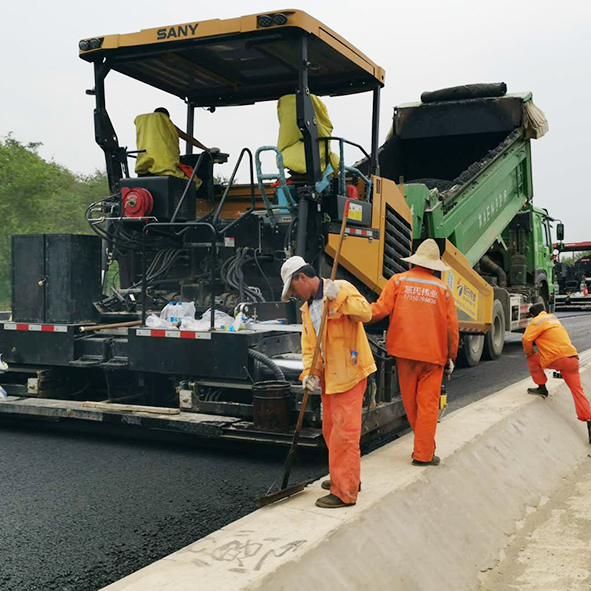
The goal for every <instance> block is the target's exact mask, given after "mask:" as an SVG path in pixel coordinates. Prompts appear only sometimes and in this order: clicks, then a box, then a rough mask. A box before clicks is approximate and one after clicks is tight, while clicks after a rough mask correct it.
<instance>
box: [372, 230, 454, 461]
mask: <svg viewBox="0 0 591 591" xmlns="http://www.w3.org/2000/svg"><path fill="white" fill-rule="evenodd" d="M439 256H440V254H439V247H438V246H437V243H436V242H435V241H434V240H432V239H428V240H425V241H424V242H423V243H422V244H421V245H420V246H419V248H418V249H417V252H416V253H415V254H414V255H412V256H411V257H407V258H405V259H402V260H403V261H408V262H409V263H412V264H413V265H414V266H413V268H412V269H411V270H410V271H406V272H405V273H399V274H396V275H393V276H392V277H391V278H390V279H389V280H388V283H386V287H385V288H384V290H383V291H382V293H381V295H380V298H379V299H378V301H377V302H375V303H373V304H372V305H371V308H372V322H374V321H377V320H381V319H382V318H384V317H386V316H387V315H389V316H390V326H389V328H388V334H387V337H386V348H387V350H388V354H389V355H392V356H393V357H396V368H397V369H398V380H399V383H400V390H401V393H402V402H403V404H404V409H405V410H406V416H407V418H408V422H409V423H410V426H411V427H412V430H413V431H414V435H415V441H414V451H413V456H412V457H413V460H412V463H413V464H414V465H415V466H424V465H433V466H437V465H438V464H439V461H440V460H439V458H438V457H437V456H436V455H435V430H436V428H437V419H438V416H439V396H440V393H441V381H442V379H443V372H444V368H445V369H446V372H447V373H451V372H452V371H453V363H454V361H455V359H456V356H457V353H458V343H459V332H458V317H457V313H456V307H455V304H454V299H453V296H452V294H451V293H450V290H449V288H448V287H447V285H446V284H445V283H443V281H441V280H440V279H438V278H437V277H436V276H435V274H434V271H447V270H449V269H448V267H447V265H446V264H445V263H444V262H443V261H441V260H440V258H439Z"/></svg>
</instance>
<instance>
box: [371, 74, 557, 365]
mask: <svg viewBox="0 0 591 591" xmlns="http://www.w3.org/2000/svg"><path fill="white" fill-rule="evenodd" d="M421 98H422V102H421V103H413V104H405V105H401V106H399V107H396V108H395V110H394V122H393V127H392V131H391V132H390V134H389V137H388V140H387V141H386V143H385V144H384V145H383V146H382V148H381V150H380V172H381V174H382V176H384V177H386V178H390V179H392V180H395V181H396V182H399V184H401V185H402V184H403V183H402V181H401V180H400V179H404V181H403V182H404V196H405V200H406V202H407V204H408V205H409V207H410V208H411V212H412V218H413V241H415V243H416V241H418V240H421V239H424V238H435V239H437V240H439V241H440V243H441V244H442V245H443V244H445V242H446V241H449V242H451V243H452V244H453V245H454V246H455V247H456V248H457V249H458V250H459V251H460V252H461V253H462V254H463V255H464V256H465V257H466V258H467V259H468V261H469V263H470V265H472V267H473V268H474V270H476V271H477V272H478V274H479V275H480V276H481V277H482V278H484V279H485V280H486V281H487V282H488V283H489V284H490V285H491V286H492V288H493V289H494V303H493V306H492V311H491V318H490V320H491V322H490V324H491V328H490V330H489V331H488V332H487V334H486V335H485V336H482V335H470V334H469V333H464V336H463V342H462V348H461V355H460V357H461V360H462V361H463V362H464V363H465V364H467V365H470V366H472V365H476V364H477V363H478V362H479V360H480V358H481V356H484V357H485V358H487V359H496V358H497V357H498V356H499V355H500V354H501V352H502V350H503V346H504V341H505V331H519V330H523V328H524V327H525V325H526V324H527V310H528V308H529V305H530V304H531V303H532V302H534V301H537V300H539V299H540V298H541V299H542V300H543V301H544V302H545V303H546V305H547V307H548V308H550V309H552V308H553V306H554V283H555V282H554V267H553V260H552V240H551V234H550V230H551V222H552V221H553V220H552V218H551V217H550V216H549V215H548V212H547V211H546V210H545V209H540V208H538V207H535V206H534V205H533V202H532V198H533V184H532V163H531V146H530V140H531V139H537V138H539V137H541V136H543V135H544V134H545V133H546V131H547V130H548V124H547V122H546V119H545V118H544V116H543V114H542V112H541V111H540V110H539V109H537V107H536V106H535V105H534V104H533V102H532V95H531V93H524V94H506V86H505V85H504V84H490V85H470V86H465V87H456V88H451V89H445V90H443V91H437V92H435V93H424V94H423V96H422V97H421ZM448 280H449V277H448ZM453 290H454V295H455V297H456V303H457V305H458V314H459V316H460V320H461V319H462V316H463V315H464V310H463V309H464V305H463V304H462V302H465V306H466V307H468V308H469V305H470V299H471V294H470V290H469V289H468V290H467V291H466V290H465V289H463V287H462V285H459V286H458V285H457V284H456V285H453ZM466 311H468V309H467V310H466Z"/></svg>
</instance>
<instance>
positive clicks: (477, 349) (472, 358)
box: [458, 334, 484, 367]
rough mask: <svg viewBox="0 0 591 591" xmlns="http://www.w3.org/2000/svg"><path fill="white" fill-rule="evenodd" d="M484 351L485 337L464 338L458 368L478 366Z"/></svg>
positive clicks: (469, 336) (471, 336) (470, 336)
mask: <svg viewBox="0 0 591 591" xmlns="http://www.w3.org/2000/svg"><path fill="white" fill-rule="evenodd" d="M483 349H484V337H483V336H482V335H467V334H465V335H464V336H462V341H461V343H460V349H459V351H458V367H474V366H475V365H478V362H479V361H480V358H481V357H482V351H483Z"/></svg>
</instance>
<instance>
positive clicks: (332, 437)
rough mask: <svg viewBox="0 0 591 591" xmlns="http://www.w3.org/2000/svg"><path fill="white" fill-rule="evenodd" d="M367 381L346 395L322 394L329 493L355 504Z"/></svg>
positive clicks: (323, 433)
mask: <svg viewBox="0 0 591 591" xmlns="http://www.w3.org/2000/svg"><path fill="white" fill-rule="evenodd" d="M366 386H367V378H363V379H362V380H361V381H360V382H359V383H358V384H357V385H355V386H353V387H352V388H351V389H350V390H347V391H346V392H339V393H338V394H322V435H324V441H326V447H328V470H329V472H330V492H331V494H333V495H335V496H337V497H339V499H341V501H343V502H344V503H355V502H356V501H357V494H358V493H359V483H360V481H361V480H360V479H361V450H360V449H359V441H360V439H361V409H362V408H363V394H364V392H365V388H366Z"/></svg>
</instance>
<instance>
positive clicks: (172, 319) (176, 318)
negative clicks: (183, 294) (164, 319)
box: [169, 302, 180, 324]
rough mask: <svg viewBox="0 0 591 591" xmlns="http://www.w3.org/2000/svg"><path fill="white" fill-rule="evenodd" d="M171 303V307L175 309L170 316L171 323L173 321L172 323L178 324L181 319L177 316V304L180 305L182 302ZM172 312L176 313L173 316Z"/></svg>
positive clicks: (171, 312)
mask: <svg viewBox="0 0 591 591" xmlns="http://www.w3.org/2000/svg"><path fill="white" fill-rule="evenodd" d="M170 305H171V307H173V308H174V309H173V310H171V311H170V314H171V316H170V319H169V320H170V323H171V324H176V323H177V322H178V321H179V319H178V317H177V310H176V306H177V305H179V306H180V303H179V304H177V303H176V302H170ZM172 314H174V316H172Z"/></svg>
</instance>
